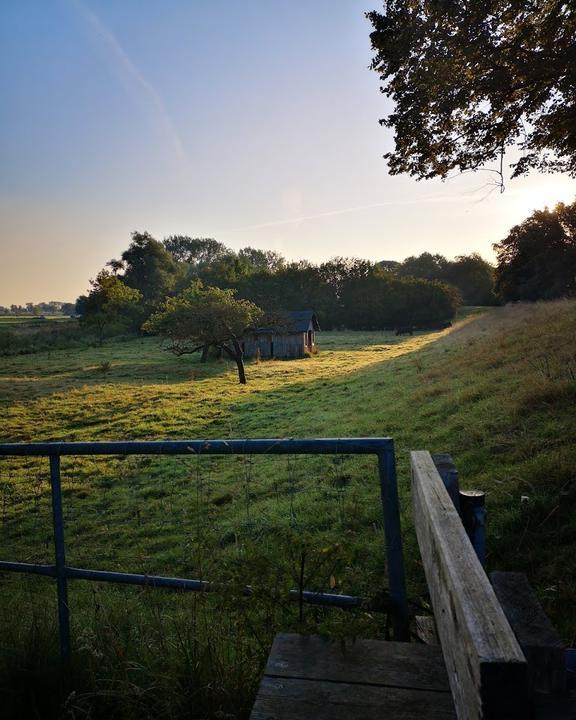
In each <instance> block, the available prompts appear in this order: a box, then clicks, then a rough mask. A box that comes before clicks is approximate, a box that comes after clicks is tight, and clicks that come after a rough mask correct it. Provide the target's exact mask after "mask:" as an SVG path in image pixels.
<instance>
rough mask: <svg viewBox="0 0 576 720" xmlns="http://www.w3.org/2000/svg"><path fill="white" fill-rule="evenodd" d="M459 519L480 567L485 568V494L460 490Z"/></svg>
mask: <svg viewBox="0 0 576 720" xmlns="http://www.w3.org/2000/svg"><path fill="white" fill-rule="evenodd" d="M460 517H461V518H462V524H463V525H464V530H466V534H467V535H468V537H469V538H470V542H471V543H472V547H473V548H474V550H475V551H476V555H478V560H480V564H481V565H482V567H485V566H486V494H485V493H484V492H482V490H460Z"/></svg>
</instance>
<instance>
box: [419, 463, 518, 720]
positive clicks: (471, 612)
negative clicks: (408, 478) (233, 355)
mask: <svg viewBox="0 0 576 720" xmlns="http://www.w3.org/2000/svg"><path fill="white" fill-rule="evenodd" d="M411 466H412V500H413V510H414V525H415V528H416V535H417V537H418V544H419V547H420V554H421V556H422V562H423V565H424V570H425V573H426V579H427V582H428V589H429V591H430V597H431V600H432V606H433V609H434V616H435V618H436V627H437V629H438V636H439V638H440V644H441V646H442V652H443V655H444V660H445V663H446V669H447V671H448V679H449V683H450V688H451V690H452V696H453V698H454V705H455V707H456V713H457V715H458V718H459V720H480V718H482V719H483V720H504V719H505V720H517V719H518V720H519V719H520V718H522V720H524V719H525V718H526V717H527V714H528V705H529V700H528V687H527V665H526V659H525V657H524V655H523V653H522V650H521V649H520V646H519V644H518V641H517V640H516V637H515V636H514V633H513V632H512V629H511V627H510V624H509V623H508V620H507V619H506V616H505V615H504V612H503V610H502V608H501V607H500V603H499V602H498V600H497V598H496V595H495V594H494V590H493V589H492V586H491V585H490V582H489V581H488V578H487V577H486V574H485V572H484V570H483V569H482V566H481V565H480V563H479V561H478V558H477V556H476V553H475V552H474V549H473V548H472V545H471V544H470V540H469V539H468V536H467V535H466V532H465V530H464V527H463V526H462V522H461V520H460V517H459V516H458V513H457V511H456V508H455V507H454V503H453V502H452V501H451V499H450V497H449V495H448V492H447V491H446V488H445V487H444V483H443V482H442V479H441V478H440V475H439V474H438V471H437V469H436V467H435V465H434V462H433V460H432V457H431V456H430V453H429V452H426V451H422V450H417V451H413V452H412V453H411Z"/></svg>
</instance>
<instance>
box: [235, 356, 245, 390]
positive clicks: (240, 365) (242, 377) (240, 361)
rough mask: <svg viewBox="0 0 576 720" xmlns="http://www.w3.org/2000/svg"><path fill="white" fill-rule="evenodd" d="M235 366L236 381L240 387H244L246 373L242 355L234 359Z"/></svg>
mask: <svg viewBox="0 0 576 720" xmlns="http://www.w3.org/2000/svg"><path fill="white" fill-rule="evenodd" d="M236 365H237V367H238V380H239V381H240V385H246V373H245V372H244V359H243V358H242V355H240V356H238V357H237V358H236Z"/></svg>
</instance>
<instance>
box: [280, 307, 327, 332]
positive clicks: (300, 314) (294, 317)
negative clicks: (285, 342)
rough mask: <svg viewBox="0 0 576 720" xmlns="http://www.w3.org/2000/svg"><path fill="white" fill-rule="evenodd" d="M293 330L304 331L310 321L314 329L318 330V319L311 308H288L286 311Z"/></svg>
mask: <svg viewBox="0 0 576 720" xmlns="http://www.w3.org/2000/svg"><path fill="white" fill-rule="evenodd" d="M286 314H287V315H288V319H289V322H290V327H291V328H292V327H294V332H306V330H308V328H309V327H310V323H312V327H313V328H314V330H320V325H318V319H317V317H316V315H315V314H314V312H313V311H312V310H290V311H288V312H287V313H286Z"/></svg>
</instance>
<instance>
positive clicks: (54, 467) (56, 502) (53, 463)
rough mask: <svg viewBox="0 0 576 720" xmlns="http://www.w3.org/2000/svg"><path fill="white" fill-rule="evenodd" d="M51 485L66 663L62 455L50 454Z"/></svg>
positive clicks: (67, 634) (62, 653)
mask: <svg viewBox="0 0 576 720" xmlns="http://www.w3.org/2000/svg"><path fill="white" fill-rule="evenodd" d="M50 486H51V488H52V522H53V526H54V555H55V565H56V588H57V592H58V624H59V628H60V656H61V658H62V662H63V663H64V665H67V664H68V663H69V662H70V614H69V611H68V581H67V578H66V551H65V547H64V518H63V515H62V486H61V483H60V456H59V455H50Z"/></svg>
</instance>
